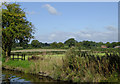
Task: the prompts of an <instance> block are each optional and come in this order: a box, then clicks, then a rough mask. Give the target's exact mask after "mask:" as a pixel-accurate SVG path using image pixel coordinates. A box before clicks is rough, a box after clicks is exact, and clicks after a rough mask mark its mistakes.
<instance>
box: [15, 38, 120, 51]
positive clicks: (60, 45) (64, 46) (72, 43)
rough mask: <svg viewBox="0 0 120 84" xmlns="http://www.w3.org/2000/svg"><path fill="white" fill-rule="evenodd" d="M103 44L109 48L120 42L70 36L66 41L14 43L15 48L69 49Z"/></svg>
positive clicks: (96, 46) (97, 46)
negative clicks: (83, 39) (76, 38)
mask: <svg viewBox="0 0 120 84" xmlns="http://www.w3.org/2000/svg"><path fill="white" fill-rule="evenodd" d="M102 45H104V46H106V47H107V48H114V47H115V46H120V42H112V43H110V42H106V43H103V42H94V41H80V42H78V41H77V40H75V39H74V38H70V39H68V40H66V41H65V42H52V43H42V42H39V41H38V40H32V42H31V43H30V44H23V45H20V44H19V43H14V45H13V48H15V47H18V48H19V47H22V48H23V49H25V48H56V49H57V48H61V49H67V48H70V47H72V46H74V47H80V48H87V49H92V48H100V47H101V46H102Z"/></svg>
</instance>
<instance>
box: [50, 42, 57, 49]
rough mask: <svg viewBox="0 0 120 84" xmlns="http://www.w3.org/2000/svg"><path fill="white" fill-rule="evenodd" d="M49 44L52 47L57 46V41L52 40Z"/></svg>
mask: <svg viewBox="0 0 120 84" xmlns="http://www.w3.org/2000/svg"><path fill="white" fill-rule="evenodd" d="M50 46H51V47H52V48H58V46H57V42H53V43H51V44H50Z"/></svg>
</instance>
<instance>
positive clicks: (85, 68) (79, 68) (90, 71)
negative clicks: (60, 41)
mask: <svg viewBox="0 0 120 84" xmlns="http://www.w3.org/2000/svg"><path fill="white" fill-rule="evenodd" d="M114 52H115V53H114ZM114 52H111V53H109V54H108V53H106V54H105V55H104V56H99V55H95V54H93V53H90V52H85V51H84V52H83V51H77V50H75V48H74V47H72V48H71V49H70V50H68V51H67V52H66V57H65V60H64V62H63V68H62V71H63V73H62V74H64V76H63V75H61V78H65V80H68V81H69V80H72V81H74V82H79V81H80V82H100V81H102V80H107V82H109V81H114V82H118V81H120V79H119V76H120V75H118V74H120V72H119V71H120V54H119V53H118V52H117V51H114ZM113 73H115V74H113ZM114 76H116V77H115V78H114V79H112V78H113V77H114Z"/></svg>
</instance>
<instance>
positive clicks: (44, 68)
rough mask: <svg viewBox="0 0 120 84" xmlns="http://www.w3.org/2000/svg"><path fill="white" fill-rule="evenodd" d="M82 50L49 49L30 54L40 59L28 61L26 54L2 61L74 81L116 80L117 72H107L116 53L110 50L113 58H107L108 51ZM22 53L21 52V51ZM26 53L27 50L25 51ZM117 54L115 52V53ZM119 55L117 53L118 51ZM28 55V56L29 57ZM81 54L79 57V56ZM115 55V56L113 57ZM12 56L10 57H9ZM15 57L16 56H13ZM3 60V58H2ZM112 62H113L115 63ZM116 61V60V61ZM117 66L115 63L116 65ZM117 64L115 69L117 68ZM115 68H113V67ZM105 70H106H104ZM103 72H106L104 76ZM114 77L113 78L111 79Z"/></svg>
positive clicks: (56, 77) (7, 64)
mask: <svg viewBox="0 0 120 84" xmlns="http://www.w3.org/2000/svg"><path fill="white" fill-rule="evenodd" d="M84 52H88V51H82V52H78V51H76V50H75V49H73V50H70V51H67V52H66V53H59V54H57V53H54V52H52V51H50V52H49V53H42V54H41V53H37V54H36V55H35V54H34V55H31V56H38V57H39V58H40V59H38V60H30V61H28V60H27V59H28V55H26V57H25V61H24V60H20V61H18V60H14V61H13V60H9V61H8V62H6V63H5V62H3V65H4V66H10V67H14V68H18V67H19V68H20V69H21V68H24V70H25V71H26V70H27V72H29V73H31V72H32V73H36V74H39V73H40V72H44V73H45V75H49V76H51V77H53V78H55V79H58V78H60V79H61V80H67V81H69V80H72V81H74V82H79V81H80V82H81V81H82V82H100V81H110V80H111V79H112V80H113V81H115V80H118V81H119V79H118V76H117V77H116V76H115V75H116V74H117V75H118V73H117V72H115V74H114V73H111V75H110V76H109V72H110V71H111V70H112V69H109V67H110V68H111V67H113V66H111V64H110V63H112V62H113V61H115V62H116V60H115V59H116V58H117V55H114V53H113V52H111V54H112V56H113V58H115V59H113V60H112V58H110V59H109V58H107V54H108V56H111V55H110V53H107V54H106V53H101V52H99V53H92V52H90V54H85V53H84ZM22 53H23V52H22ZM26 53H28V52H26ZM116 54H117V53H116ZM118 55H119V53H118ZM31 56H30V57H31ZM80 56H81V57H80ZM114 56H116V57H114ZM11 58H12V57H11ZM15 58H17V56H15ZM3 61H4V59H3ZM115 62H113V64H114V63H115ZM117 62H118V61H117ZM116 66H117V65H116ZM118 68H119V67H118V66H117V69H116V70H118ZM113 69H115V68H113ZM104 71H106V72H104ZM104 74H108V75H106V76H109V77H107V78H106V77H105V76H104ZM114 77H115V78H114ZM113 78H114V79H113Z"/></svg>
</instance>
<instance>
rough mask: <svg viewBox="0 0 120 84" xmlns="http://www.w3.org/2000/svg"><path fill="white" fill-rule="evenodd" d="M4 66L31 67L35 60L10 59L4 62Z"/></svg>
mask: <svg viewBox="0 0 120 84" xmlns="http://www.w3.org/2000/svg"><path fill="white" fill-rule="evenodd" d="M3 60H4V59H3ZM2 64H3V66H4V65H5V66H6V65H7V66H11V67H22V68H30V66H31V64H33V62H30V61H27V60H24V61H23V60H21V61H18V60H9V61H8V62H3V63H2Z"/></svg>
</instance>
